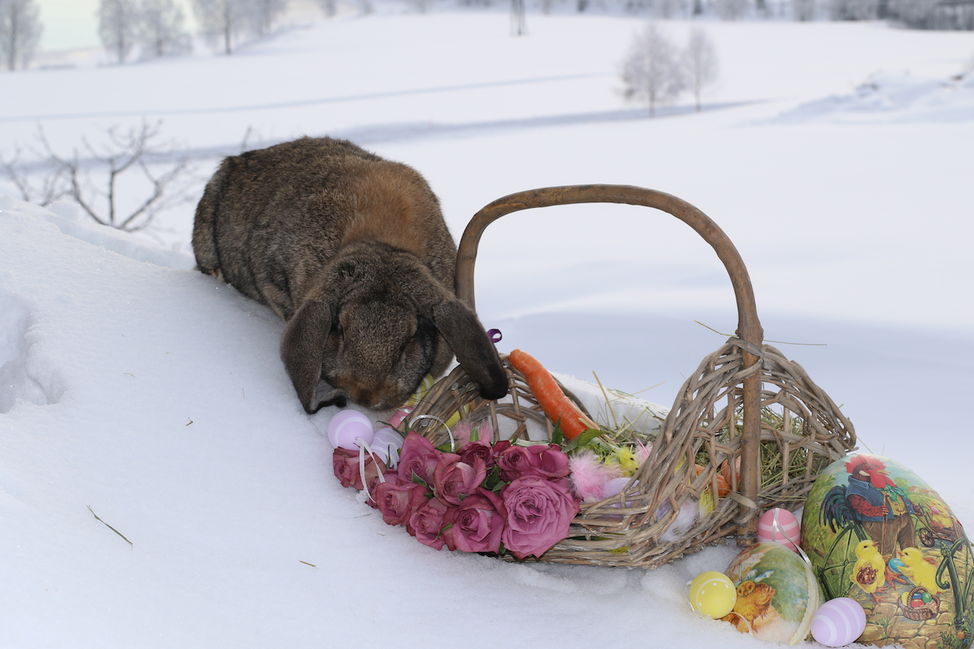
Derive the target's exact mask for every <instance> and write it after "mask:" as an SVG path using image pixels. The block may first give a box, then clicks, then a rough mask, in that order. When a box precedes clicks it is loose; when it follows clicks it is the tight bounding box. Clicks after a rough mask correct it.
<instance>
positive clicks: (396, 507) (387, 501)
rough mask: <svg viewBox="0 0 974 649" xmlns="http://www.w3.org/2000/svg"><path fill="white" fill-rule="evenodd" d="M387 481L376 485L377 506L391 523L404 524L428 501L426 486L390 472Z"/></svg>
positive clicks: (388, 522)
mask: <svg viewBox="0 0 974 649" xmlns="http://www.w3.org/2000/svg"><path fill="white" fill-rule="evenodd" d="M385 478H386V481H385V482H382V483H379V484H377V485H376V486H375V506H376V508H377V509H378V510H379V511H380V512H381V513H382V520H384V521H385V522H386V523H387V524H389V525H402V524H403V523H405V522H406V521H407V520H408V519H409V517H410V516H411V515H412V513H413V511H414V510H415V509H416V508H418V507H419V506H420V505H422V504H423V503H424V502H425V501H426V487H424V486H422V485H418V484H416V483H414V482H412V481H404V480H403V479H402V478H400V477H399V476H398V475H397V474H395V473H393V472H391V471H390V472H389V473H387V474H386V475H385Z"/></svg>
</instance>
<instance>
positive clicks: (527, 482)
mask: <svg viewBox="0 0 974 649" xmlns="http://www.w3.org/2000/svg"><path fill="white" fill-rule="evenodd" d="M503 497H504V506H505V507H506V508H507V527H506V528H505V529H504V533H503V535H502V537H501V538H502V540H503V541H504V545H505V546H506V547H507V549H508V550H510V551H511V553H512V554H513V555H514V556H515V557H517V558H518V559H523V558H524V557H526V556H528V555H530V554H533V555H534V556H536V557H540V556H541V555H542V554H544V553H545V552H547V551H548V550H549V549H550V548H551V546H553V545H554V544H555V543H557V542H558V541H561V540H562V539H564V538H565V537H566V536H568V528H569V526H570V525H571V522H572V519H573V518H575V515H576V514H578V502H577V501H576V500H575V498H574V497H573V496H572V493H571V485H570V483H569V482H568V480H565V479H561V480H546V479H545V478H542V477H539V476H525V477H523V478H518V479H517V480H515V481H513V482H512V483H511V484H509V485H508V486H507V487H506V488H505V489H504V491H503Z"/></svg>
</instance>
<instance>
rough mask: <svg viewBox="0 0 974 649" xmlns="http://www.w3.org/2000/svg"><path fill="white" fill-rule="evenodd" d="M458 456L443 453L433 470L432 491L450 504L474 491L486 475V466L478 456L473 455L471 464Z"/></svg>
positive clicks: (454, 503) (459, 500)
mask: <svg viewBox="0 0 974 649" xmlns="http://www.w3.org/2000/svg"><path fill="white" fill-rule="evenodd" d="M459 458H460V456H458V455H453V454H452V453H444V454H442V455H441V456H440V461H439V462H438V463H437V464H436V468H435V469H434V470H433V491H434V492H435V493H436V495H437V496H438V497H439V498H441V499H442V500H444V501H445V502H447V503H449V504H451V505H459V504H460V502H461V501H462V500H463V499H464V498H466V497H467V496H469V495H470V494H472V493H473V492H475V491H476V490H477V488H478V487H480V483H481V482H483V481H484V478H485V477H487V467H486V465H485V464H484V461H483V460H481V459H480V458H479V457H473V458H472V461H473V465H470V464H467V463H466V462H461V461H460V459H459Z"/></svg>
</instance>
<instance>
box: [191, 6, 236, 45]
mask: <svg viewBox="0 0 974 649" xmlns="http://www.w3.org/2000/svg"><path fill="white" fill-rule="evenodd" d="M247 9H248V7H247V0H193V12H194V13H195V14H196V20H197V21H198V22H199V24H200V27H202V30H203V33H204V34H205V36H206V37H207V38H208V39H209V40H210V41H212V42H215V43H220V44H222V47H223V52H224V54H233V48H234V47H235V46H236V45H237V39H238V38H239V37H240V35H241V34H242V33H243V31H244V29H245V28H246V22H247V15H248V12H247Z"/></svg>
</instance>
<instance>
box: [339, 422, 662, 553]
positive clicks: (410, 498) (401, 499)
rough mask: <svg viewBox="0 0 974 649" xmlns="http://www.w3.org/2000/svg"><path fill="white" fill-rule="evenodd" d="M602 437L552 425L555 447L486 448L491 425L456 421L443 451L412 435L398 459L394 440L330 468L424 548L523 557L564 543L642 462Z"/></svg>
mask: <svg viewBox="0 0 974 649" xmlns="http://www.w3.org/2000/svg"><path fill="white" fill-rule="evenodd" d="M402 425H403V426H405V425H406V424H405V423H403V424H402ZM387 431H388V432H390V433H392V434H395V433H394V429H387ZM607 433H608V431H607V430H605V429H598V430H596V429H591V430H587V431H585V433H583V434H582V435H580V436H578V437H577V438H575V439H572V440H567V439H566V438H565V436H564V435H563V433H562V431H561V430H560V428H559V427H558V426H555V427H554V433H553V436H552V443H547V442H532V441H524V440H517V441H513V442H512V441H509V440H503V441H498V442H493V443H491V442H490V440H491V439H493V437H494V432H493V430H492V429H491V427H490V424H489V423H487V422H480V423H479V424H472V423H471V422H468V421H466V420H462V419H461V420H460V421H459V422H458V423H456V424H455V426H454V427H453V429H452V430H451V443H450V444H449V445H448V447H447V446H446V445H444V446H442V447H439V448H438V447H435V446H433V443H432V442H431V441H430V440H428V439H427V438H425V437H423V436H422V435H420V434H419V433H417V432H416V431H412V430H411V431H409V432H407V433H406V434H405V436H404V439H403V440H402V446H401V448H399V449H398V453H396V452H395V447H396V446H397V444H395V443H390V444H388V446H389V450H388V451H387V452H385V453H384V454H383V453H379V454H378V455H379V457H377V456H376V454H374V451H376V450H377V449H372V448H370V447H369V446H368V445H362V447H361V448H359V449H358V450H347V449H343V448H337V449H335V452H334V456H333V458H332V463H333V466H334V471H335V475H336V476H337V477H338V480H339V482H340V483H341V484H342V485H343V486H346V487H354V488H355V489H359V490H363V489H364V490H365V491H366V493H367V502H368V504H369V505H370V506H372V507H374V508H375V509H377V510H378V511H379V514H380V515H381V516H382V520H383V521H385V522H386V523H388V524H389V525H397V526H402V527H405V528H406V531H407V532H408V533H409V534H410V535H412V536H414V537H415V538H416V540H418V541H419V542H420V543H423V544H424V545H427V546H429V547H431V548H434V549H436V550H439V549H442V548H444V547H446V548H448V549H449V550H458V551H461V552H479V553H485V554H508V555H511V556H513V557H515V558H517V559H524V558H526V557H530V556H534V557H541V556H542V555H543V554H544V553H545V552H547V551H548V550H549V549H551V548H552V547H553V546H554V545H555V544H557V543H558V542H559V541H562V540H563V539H565V538H567V537H568V536H569V534H571V524H572V521H573V520H574V518H575V516H577V515H578V513H579V510H580V507H581V503H582V502H596V501H600V500H604V499H607V498H610V497H613V496H614V495H615V494H617V493H618V492H619V491H620V490H621V489H622V488H623V487H624V486H625V485H626V484H629V483H630V480H631V479H632V476H634V475H635V473H636V471H637V470H638V468H639V466H640V465H641V463H642V461H644V460H645V459H646V457H648V455H649V453H650V447H649V446H646V445H644V444H642V442H641V441H639V440H638V439H636V440H635V441H634V442H633V441H631V440H622V439H621V438H620V437H618V436H616V437H613V436H612V435H609V434H607ZM391 441H392V442H395V441H397V440H391Z"/></svg>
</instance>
